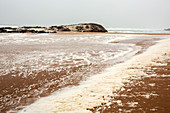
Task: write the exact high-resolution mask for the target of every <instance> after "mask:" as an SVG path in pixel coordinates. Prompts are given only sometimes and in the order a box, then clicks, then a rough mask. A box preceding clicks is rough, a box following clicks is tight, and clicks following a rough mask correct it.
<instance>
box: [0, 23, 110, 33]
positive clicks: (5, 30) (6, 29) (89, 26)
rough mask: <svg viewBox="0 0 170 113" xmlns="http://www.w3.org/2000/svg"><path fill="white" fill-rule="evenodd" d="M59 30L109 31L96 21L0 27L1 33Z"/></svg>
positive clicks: (52, 31) (55, 31) (50, 31)
mask: <svg viewBox="0 0 170 113" xmlns="http://www.w3.org/2000/svg"><path fill="white" fill-rule="evenodd" d="M57 32H107V30H106V29H105V28H104V27H103V26H102V25H99V24H95V23H85V24H74V25H62V26H51V27H49V28H46V27H40V26H35V27H29V26H24V27H18V28H11V27H3V28H0V33H57Z"/></svg>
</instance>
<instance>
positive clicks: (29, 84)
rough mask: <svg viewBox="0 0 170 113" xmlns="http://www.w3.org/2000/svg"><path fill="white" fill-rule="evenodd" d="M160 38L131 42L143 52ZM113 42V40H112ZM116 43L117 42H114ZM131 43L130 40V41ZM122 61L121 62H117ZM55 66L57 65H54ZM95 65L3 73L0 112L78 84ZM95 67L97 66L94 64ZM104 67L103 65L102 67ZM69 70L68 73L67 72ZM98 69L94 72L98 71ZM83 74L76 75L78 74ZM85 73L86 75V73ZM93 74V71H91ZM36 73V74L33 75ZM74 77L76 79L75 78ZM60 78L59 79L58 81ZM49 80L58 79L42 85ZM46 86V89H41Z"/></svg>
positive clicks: (27, 103) (0, 90)
mask: <svg viewBox="0 0 170 113" xmlns="http://www.w3.org/2000/svg"><path fill="white" fill-rule="evenodd" d="M157 40H160V39H159V38H157V39H156V38H155V39H147V40H141V41H140V40H138V41H136V42H135V41H134V42H133V43H134V44H136V46H140V47H141V48H142V49H141V50H140V51H139V52H138V53H137V54H140V53H143V52H144V51H145V50H146V49H147V48H148V47H150V46H151V45H154V44H156V42H155V41H157ZM131 41H132V40H129V41H128V40H126V41H119V42H118V43H122V44H127V43H129V42H131ZM112 43H115V42H112ZM116 43H117V42H116ZM131 43H132V42H131ZM119 63H122V62H119ZM55 66H57V65H55ZM93 66H96V65H91V64H90V65H84V66H80V67H76V68H70V70H68V69H66V70H65V71H61V72H56V71H46V70H44V71H41V72H36V71H35V72H32V74H30V75H29V77H27V78H26V77H24V76H23V75H21V76H13V75H17V73H18V72H12V73H9V74H8V75H4V76H1V77H0V86H1V87H0V94H1V95H0V96H1V97H2V100H1V101H0V102H1V106H0V108H1V110H2V111H1V112H2V113H3V112H4V113H5V112H6V111H8V110H10V109H12V108H15V110H20V109H22V107H21V108H20V107H18V108H16V107H17V106H22V105H29V104H31V103H33V102H34V101H35V100H37V99H38V98H40V97H44V96H48V95H50V94H51V93H53V92H54V91H56V90H59V89H61V88H63V87H67V86H71V85H78V84H79V82H80V81H81V80H82V79H83V76H88V72H87V71H86V72H84V71H83V70H88V69H87V68H93ZM96 67H97V66H96ZM102 68H104V67H102ZM68 71H69V73H68ZM100 71H101V70H100V69H99V70H98V71H97V72H96V73H98V72H100ZM72 72H74V73H75V74H74V76H72V77H73V78H69V79H68V80H67V81H69V82H68V83H67V84H65V85H62V86H61V85H59V84H60V83H61V82H62V80H61V79H62V77H65V76H67V75H68V74H70V73H72ZM76 72H77V76H76ZM80 73H81V74H82V75H83V76H78V75H79V74H80ZM86 74H87V75H86ZM93 74H94V73H93ZM35 75H36V76H35ZM75 78H76V79H75ZM60 80H61V81H60ZM51 81H58V82H55V83H54V84H50V85H47V86H44V85H42V84H48V83H49V82H51ZM44 88H46V90H42V89H44Z"/></svg>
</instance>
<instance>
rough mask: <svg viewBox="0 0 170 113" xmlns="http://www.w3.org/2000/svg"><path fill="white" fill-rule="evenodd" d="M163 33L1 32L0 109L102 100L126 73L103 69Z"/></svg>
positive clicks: (61, 107)
mask: <svg viewBox="0 0 170 113" xmlns="http://www.w3.org/2000/svg"><path fill="white" fill-rule="evenodd" d="M165 38H167V36H146V35H113V34H103V35H92V34H90V35H88V34H84V35H48V34H0V73H1V74H0V103H1V105H0V110H1V112H7V111H8V112H9V113H10V112H12V113H13V112H28V113H32V112H34V113H38V112H41V113H43V112H44V113H48V112H53V111H54V112H65V113H67V112H73V113H76V112H78V111H80V110H81V111H82V113H83V112H87V110H86V108H87V107H92V106H95V105H97V104H99V103H101V102H103V101H101V99H100V98H101V97H102V96H103V95H105V94H106V93H111V92H112V89H113V87H110V86H111V85H114V89H116V88H119V87H120V86H121V85H122V78H126V76H124V77H120V76H116V75H114V74H113V75H114V76H112V73H115V72H116V69H114V70H115V71H108V70H110V68H112V67H114V66H116V65H119V64H121V63H123V62H126V61H128V60H129V59H131V58H132V57H134V56H135V55H136V54H140V53H141V52H143V51H145V50H146V49H147V47H149V46H151V45H153V44H155V43H156V42H157V41H159V40H161V39H165ZM146 45H147V46H146ZM103 84H105V85H104V87H97V86H98V85H103ZM100 88H101V89H100ZM103 88H104V89H103ZM89 97H90V98H89ZM30 104H31V105H30ZM82 109H83V110H82Z"/></svg>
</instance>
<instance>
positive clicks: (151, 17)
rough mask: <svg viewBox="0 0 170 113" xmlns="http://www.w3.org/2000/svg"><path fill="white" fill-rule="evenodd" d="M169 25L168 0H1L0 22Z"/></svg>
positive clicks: (166, 26)
mask: <svg viewBox="0 0 170 113" xmlns="http://www.w3.org/2000/svg"><path fill="white" fill-rule="evenodd" d="M89 22H90V23H91V22H93V23H99V24H102V25H103V26H105V27H106V28H170V0H0V24H8V25H20V26H22V25H41V26H51V25H65V24H76V23H89Z"/></svg>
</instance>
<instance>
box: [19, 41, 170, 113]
mask: <svg viewBox="0 0 170 113" xmlns="http://www.w3.org/2000/svg"><path fill="white" fill-rule="evenodd" d="M169 43H170V39H166V40H163V41H161V42H160V43H159V44H157V45H154V46H152V47H150V48H149V49H148V50H147V51H146V52H145V53H143V54H141V55H138V56H135V57H133V58H132V59H131V60H129V61H127V62H125V63H122V64H118V65H116V66H114V67H112V68H108V69H106V71H105V72H103V73H101V74H97V75H94V76H92V77H90V78H89V79H88V80H87V81H83V82H81V84H80V85H79V86H75V87H68V88H64V89H63V90H62V91H57V92H55V93H54V94H53V95H51V96H48V97H45V98H41V99H40V100H38V101H36V102H35V103H33V104H32V105H30V106H27V107H26V108H25V109H23V110H22V111H20V113H90V111H88V110H86V108H89V107H94V106H98V105H100V104H101V103H102V102H104V100H103V99H102V96H107V95H112V91H113V90H116V89H118V88H120V87H121V86H122V85H123V84H122V82H123V81H125V80H127V79H125V78H128V77H129V76H132V75H135V76H137V75H144V74H145V73H144V72H143V71H142V70H141V71H140V70H138V71H137V70H135V69H128V68H130V67H132V66H133V67H137V68H142V67H145V66H148V65H154V62H152V61H153V60H154V59H158V58H159V59H162V58H163V57H162V56H161V55H162V54H164V53H170V45H169Z"/></svg>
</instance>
